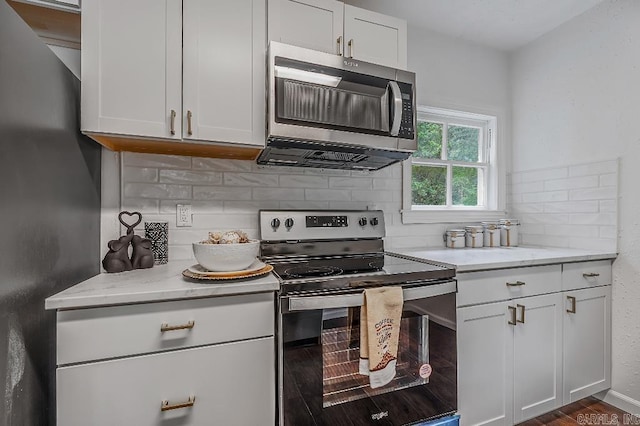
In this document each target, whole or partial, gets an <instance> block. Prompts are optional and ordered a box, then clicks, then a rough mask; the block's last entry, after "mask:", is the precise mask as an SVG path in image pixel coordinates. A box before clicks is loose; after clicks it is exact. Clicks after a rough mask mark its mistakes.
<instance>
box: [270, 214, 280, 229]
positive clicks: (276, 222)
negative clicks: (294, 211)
mask: <svg viewBox="0 0 640 426" xmlns="http://www.w3.org/2000/svg"><path fill="white" fill-rule="evenodd" d="M271 227H272V228H273V230H274V231H276V230H277V229H278V228H279V227H280V219H278V218H277V217H274V218H273V219H272V220H271Z"/></svg>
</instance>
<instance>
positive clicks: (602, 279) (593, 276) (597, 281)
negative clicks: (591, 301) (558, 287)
mask: <svg viewBox="0 0 640 426" xmlns="http://www.w3.org/2000/svg"><path fill="white" fill-rule="evenodd" d="M609 284H611V261H610V260H599V261H595V262H578V263H565V264H564V265H563V266H562V289H563V290H576V289H579V288H588V287H597V286H600V285H609Z"/></svg>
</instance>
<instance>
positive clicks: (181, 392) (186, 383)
mask: <svg viewBox="0 0 640 426" xmlns="http://www.w3.org/2000/svg"><path fill="white" fill-rule="evenodd" d="M274 348H275V343H274V338H273V337H268V338H261V339H253V340H246V341H242V342H234V343H225V344H220V345H213V346H205V347H199V348H192V349H185V350H179V351H173V352H166V353H158V354H152V355H143V356H137V357H131V358H123V359H117V360H110V361H102V362H95V363H89V364H82V365H74V366H68V367H60V368H58V369H57V372H56V374H57V396H56V404H57V420H58V421H57V424H58V425H65V426H76V425H77V426H85V425H92V426H113V425H136V426H158V425H238V426H244V425H273V424H274V423H275V389H276V386H275V367H274V365H275V356H274ZM190 398H195V399H193V400H192V401H193V405H192V406H186V407H182V408H178V407H176V405H178V404H180V403H188V402H189V399H190ZM163 401H167V404H168V405H169V408H171V407H172V406H173V407H175V408H174V409H170V410H166V411H162V410H161V407H162V405H163ZM165 408H167V407H165Z"/></svg>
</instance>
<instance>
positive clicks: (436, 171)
mask: <svg viewBox="0 0 640 426" xmlns="http://www.w3.org/2000/svg"><path fill="white" fill-rule="evenodd" d="M496 124H497V120H496V117H493V116H487V115H480V114H472V113H464V112H459V111H450V110H442V109H435V108H419V109H418V122H417V128H416V131H417V133H418V149H417V151H416V152H415V153H414V154H413V156H411V157H410V158H409V159H408V160H407V161H406V162H405V164H404V172H403V179H404V182H403V191H404V192H403V204H404V205H403V222H405V223H415V222H461V221H468V220H481V219H485V220H486V219H491V218H493V217H494V216H496V217H499V216H500V215H502V214H503V212H502V211H500V212H498V211H497V210H498V198H499V197H498V188H499V185H498V168H497V166H498V161H497V149H496V142H495V134H496ZM438 213H439V214H438ZM491 213H495V215H494V214H491Z"/></svg>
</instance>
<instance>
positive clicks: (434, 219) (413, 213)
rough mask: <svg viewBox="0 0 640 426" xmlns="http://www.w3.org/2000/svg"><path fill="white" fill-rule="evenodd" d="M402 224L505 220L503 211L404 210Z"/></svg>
mask: <svg viewBox="0 0 640 426" xmlns="http://www.w3.org/2000/svg"><path fill="white" fill-rule="evenodd" d="M401 213H402V223H403V224H408V223H463V222H487V221H497V220H499V219H504V218H505V212H504V211H502V210H402V212H401Z"/></svg>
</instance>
